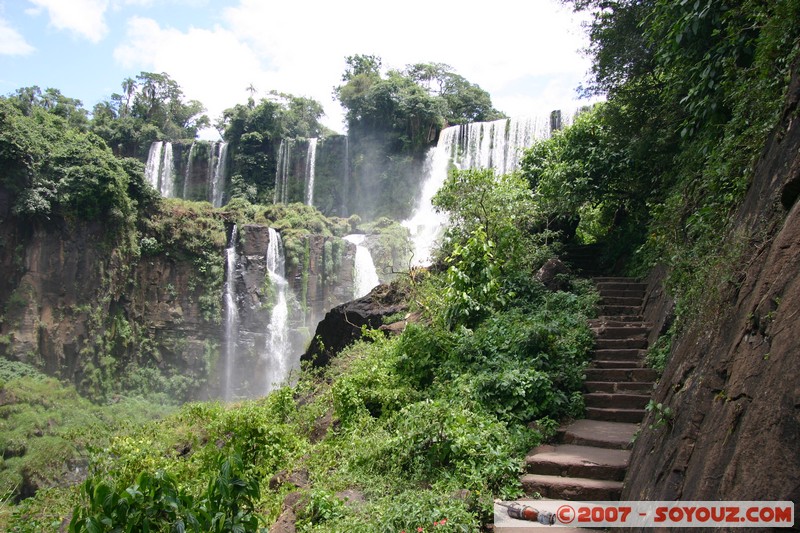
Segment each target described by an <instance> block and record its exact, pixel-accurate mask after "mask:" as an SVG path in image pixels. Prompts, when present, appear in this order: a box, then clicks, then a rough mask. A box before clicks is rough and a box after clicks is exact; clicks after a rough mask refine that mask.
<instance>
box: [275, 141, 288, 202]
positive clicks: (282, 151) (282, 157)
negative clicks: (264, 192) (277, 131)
mask: <svg viewBox="0 0 800 533" xmlns="http://www.w3.org/2000/svg"><path fill="white" fill-rule="evenodd" d="M291 155H292V141H291V140H288V139H281V144H280V146H279V147H278V166H277V168H276V169H275V198H274V200H273V202H274V203H276V204H285V203H287V200H288V186H289V162H290V160H291Z"/></svg>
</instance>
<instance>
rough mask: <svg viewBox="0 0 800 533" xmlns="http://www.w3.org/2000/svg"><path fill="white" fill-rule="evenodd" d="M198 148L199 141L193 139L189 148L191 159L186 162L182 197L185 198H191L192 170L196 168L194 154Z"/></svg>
mask: <svg viewBox="0 0 800 533" xmlns="http://www.w3.org/2000/svg"><path fill="white" fill-rule="evenodd" d="M196 148H197V143H196V142H194V141H192V146H191V147H190V148H189V160H188V161H187V162H186V172H185V173H184V176H183V194H182V195H181V198H183V199H184V200H188V199H189V180H191V179H192V170H194V156H195V152H196Z"/></svg>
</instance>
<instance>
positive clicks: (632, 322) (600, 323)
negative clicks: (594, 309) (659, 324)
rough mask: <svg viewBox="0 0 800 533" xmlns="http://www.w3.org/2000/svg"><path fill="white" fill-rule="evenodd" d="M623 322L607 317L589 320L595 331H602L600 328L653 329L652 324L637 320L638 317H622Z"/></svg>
mask: <svg viewBox="0 0 800 533" xmlns="http://www.w3.org/2000/svg"><path fill="white" fill-rule="evenodd" d="M621 318H622V320H608V319H607V318H605V317H602V318H592V319H590V320H589V327H590V328H592V329H593V330H595V329H600V328H631V327H633V328H647V329H648V330H652V329H653V324H652V323H651V322H643V321H642V320H637V319H636V317H634V316H630V317H621Z"/></svg>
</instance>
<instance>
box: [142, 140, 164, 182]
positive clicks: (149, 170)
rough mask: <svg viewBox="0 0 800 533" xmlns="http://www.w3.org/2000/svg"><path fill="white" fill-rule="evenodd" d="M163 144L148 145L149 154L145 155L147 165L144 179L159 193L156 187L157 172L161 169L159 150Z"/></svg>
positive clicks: (158, 142) (157, 142) (159, 142)
mask: <svg viewBox="0 0 800 533" xmlns="http://www.w3.org/2000/svg"><path fill="white" fill-rule="evenodd" d="M163 147H164V143H163V142H161V141H156V142H154V143H153V144H151V145H150V152H148V154H147V165H146V166H145V167H144V178H145V180H146V181H147V183H149V184H150V185H152V186H153V188H154V189H155V190H157V191H159V192H160V191H161V189H160V188H159V186H158V177H159V176H158V171H159V170H160V169H161V149H162V148H163Z"/></svg>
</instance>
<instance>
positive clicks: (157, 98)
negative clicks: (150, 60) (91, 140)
mask: <svg viewBox="0 0 800 533" xmlns="http://www.w3.org/2000/svg"><path fill="white" fill-rule="evenodd" d="M121 87H122V93H114V94H112V95H111V97H110V98H109V99H108V100H106V101H104V102H100V103H98V104H97V105H95V106H94V109H93V113H92V114H93V120H92V131H94V132H95V133H97V134H98V135H99V136H100V137H102V138H103V139H104V140H105V141H106V142H107V143H108V144H109V146H111V147H112V148H114V150H115V151H116V152H117V153H121V154H124V155H139V154H140V153H146V149H147V148H148V147H149V145H150V143H151V142H153V141H158V140H163V141H176V140H180V139H194V138H195V137H196V136H197V132H198V131H199V130H200V129H202V128H205V127H208V126H210V120H209V118H208V116H207V115H205V114H204V112H205V107H204V106H203V104H202V103H201V102H199V101H197V100H189V101H186V100H185V98H184V94H183V90H182V89H181V87H180V85H178V83H177V82H176V81H175V80H173V79H172V78H171V77H170V76H169V75H168V74H166V73H164V72H162V73H154V72H141V73H140V74H139V75H138V76H136V78H126V79H125V80H123V81H122V84H121Z"/></svg>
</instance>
